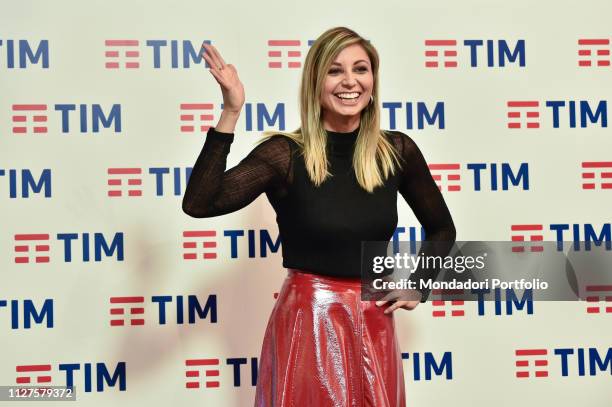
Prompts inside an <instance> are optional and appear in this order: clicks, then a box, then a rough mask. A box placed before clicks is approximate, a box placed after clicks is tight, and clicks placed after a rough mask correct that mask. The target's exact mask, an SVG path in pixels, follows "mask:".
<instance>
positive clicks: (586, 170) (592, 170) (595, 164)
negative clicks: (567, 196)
mask: <svg viewBox="0 0 612 407" xmlns="http://www.w3.org/2000/svg"><path fill="white" fill-rule="evenodd" d="M596 175H598V176H599V177H596ZM596 178H601V182H600V183H599V187H600V188H601V189H612V161H583V162H582V189H596V186H597V184H596V183H595V179H596Z"/></svg>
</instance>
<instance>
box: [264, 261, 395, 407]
mask: <svg viewBox="0 0 612 407" xmlns="http://www.w3.org/2000/svg"><path fill="white" fill-rule="evenodd" d="M388 305H389V304H386V305H385V306H383V307H377V306H376V304H375V302H374V301H361V281H360V279H358V278H357V279H346V278H336V277H327V276H322V275H317V274H312V273H308V272H305V271H302V270H297V269H288V270H287V278H285V281H284V282H283V285H282V288H281V291H280V293H279V295H278V298H277V300H276V304H275V305H274V309H273V310H272V314H271V315H270V319H269V321H268V325H267V327H266V333H265V336H264V341H263V345H262V350H261V355H260V359H259V373H258V375H257V388H256V394H255V406H256V407H264V406H265V407H271V406H278V407H288V406H299V407H302V406H316V407H327V406H330V407H331V406H333V407H348V406H354V407H362V406H376V407H398V406H402V407H403V406H405V404H406V401H405V397H406V396H405V390H404V375H403V370H402V359H401V353H400V349H399V346H398V342H397V336H396V333H395V324H394V318H393V314H394V313H390V314H384V310H385V309H386V308H387V307H388Z"/></svg>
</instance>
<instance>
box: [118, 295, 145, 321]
mask: <svg viewBox="0 0 612 407" xmlns="http://www.w3.org/2000/svg"><path fill="white" fill-rule="evenodd" d="M110 303H111V308H110V314H111V316H112V319H111V320H110V325H111V326H124V325H127V324H126V322H127V321H129V323H130V325H144V323H145V320H144V318H143V315H144V307H142V305H143V304H144V297H111V298H110ZM126 311H127V312H126ZM127 317H130V319H126V318H127ZM132 317H136V318H132Z"/></svg>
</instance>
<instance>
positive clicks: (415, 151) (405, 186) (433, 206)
mask: <svg viewBox="0 0 612 407" xmlns="http://www.w3.org/2000/svg"><path fill="white" fill-rule="evenodd" d="M401 140H402V157H403V159H404V163H403V165H404V167H403V169H404V171H403V176H402V180H401V183H400V185H399V192H400V193H401V194H402V196H403V197H404V199H405V200H406V202H407V203H408V205H410V208H412V211H413V212H414V214H415V216H416V217H417V219H418V220H419V222H420V223H421V226H423V228H424V229H425V241H424V242H423V244H422V245H421V250H420V253H421V255H424V256H442V257H444V256H446V255H448V253H449V252H450V250H451V248H452V247H453V244H454V243H455V238H456V230H455V224H454V223H453V219H452V217H451V214H450V212H449V210H448V207H447V206H446V202H444V198H443V197H442V193H441V192H440V189H439V188H438V186H437V185H436V182H435V181H434V179H433V177H432V176H431V173H430V171H429V167H428V166H427V162H426V161H425V158H424V157H423V154H422V153H421V150H419V148H418V147H417V145H416V143H415V142H414V141H413V140H412V139H411V138H410V137H408V136H407V135H405V134H401ZM438 273H439V270H423V269H417V270H416V271H415V272H414V273H413V274H412V276H411V277H410V280H412V281H417V282H418V281H419V280H422V279H435V278H436V276H437V274H438ZM419 291H420V292H421V294H422V298H421V302H425V301H426V300H427V297H428V296H429V291H428V290H419Z"/></svg>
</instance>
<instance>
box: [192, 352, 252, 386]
mask: <svg viewBox="0 0 612 407" xmlns="http://www.w3.org/2000/svg"><path fill="white" fill-rule="evenodd" d="M225 365H226V366H229V367H230V368H231V372H232V373H231V375H232V376H233V380H232V381H233V387H240V386H241V377H242V376H243V369H242V367H243V365H244V367H245V368H246V369H245V370H246V372H245V374H246V376H247V378H249V379H250V380H249V382H250V385H251V386H256V385H257V373H258V370H257V369H258V367H257V358H256V357H251V358H227V359H226V361H225ZM220 366H221V360H220V359H219V358H201V359H186V360H185V379H186V380H185V388H186V389H190V390H196V389H216V388H219V387H221V369H220Z"/></svg>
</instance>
